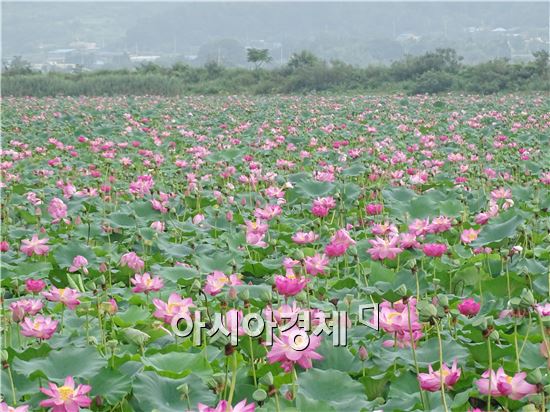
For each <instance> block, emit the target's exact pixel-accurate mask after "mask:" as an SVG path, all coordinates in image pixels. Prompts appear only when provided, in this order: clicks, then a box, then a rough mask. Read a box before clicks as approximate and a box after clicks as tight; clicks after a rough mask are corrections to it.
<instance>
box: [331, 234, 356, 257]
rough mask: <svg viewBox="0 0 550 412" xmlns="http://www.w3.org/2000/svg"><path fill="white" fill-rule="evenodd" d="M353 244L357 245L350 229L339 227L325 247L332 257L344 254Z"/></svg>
mask: <svg viewBox="0 0 550 412" xmlns="http://www.w3.org/2000/svg"><path fill="white" fill-rule="evenodd" d="M351 245H355V241H354V240H353V239H352V238H351V237H350V235H349V233H348V231H347V230H345V229H339V230H337V231H336V233H335V234H334V236H333V237H332V238H331V239H330V243H329V244H328V245H327V246H326V247H325V253H326V254H327V255H329V256H330V257H337V256H342V255H343V254H344V253H346V251H347V250H348V248H349V247H350V246H351Z"/></svg>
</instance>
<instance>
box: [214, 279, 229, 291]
mask: <svg viewBox="0 0 550 412" xmlns="http://www.w3.org/2000/svg"><path fill="white" fill-rule="evenodd" d="M228 282H229V279H228V278H227V277H223V278H222V277H220V278H218V279H216V280H215V281H214V285H215V286H216V289H221V288H223V286H224V285H225V284H226V283H228Z"/></svg>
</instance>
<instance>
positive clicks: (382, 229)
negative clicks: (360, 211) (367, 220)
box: [371, 222, 399, 236]
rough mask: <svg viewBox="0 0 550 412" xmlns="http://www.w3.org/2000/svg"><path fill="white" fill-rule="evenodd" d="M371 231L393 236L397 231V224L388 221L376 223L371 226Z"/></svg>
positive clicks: (375, 233)
mask: <svg viewBox="0 0 550 412" xmlns="http://www.w3.org/2000/svg"><path fill="white" fill-rule="evenodd" d="M371 231H372V233H373V234H374V235H379V236H384V235H390V236H395V235H397V233H398V232H399V231H398V230H397V226H395V225H394V224H393V223H390V222H384V223H376V224H374V225H373V226H372V229H371Z"/></svg>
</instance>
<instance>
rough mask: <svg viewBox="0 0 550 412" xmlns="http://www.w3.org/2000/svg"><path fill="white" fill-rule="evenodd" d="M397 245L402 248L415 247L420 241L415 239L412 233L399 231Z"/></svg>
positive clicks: (418, 245) (417, 246)
mask: <svg viewBox="0 0 550 412" xmlns="http://www.w3.org/2000/svg"><path fill="white" fill-rule="evenodd" d="M398 243H399V247H400V248H403V249H416V248H419V247H420V243H418V241H417V240H416V235H415V234H412V233H401V234H400V235H399V242H398Z"/></svg>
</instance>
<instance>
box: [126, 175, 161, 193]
mask: <svg viewBox="0 0 550 412" xmlns="http://www.w3.org/2000/svg"><path fill="white" fill-rule="evenodd" d="M154 184H155V182H154V180H153V177H152V176H149V175H143V176H138V178H137V180H136V181H135V182H132V183H130V187H129V192H130V193H132V194H134V195H136V196H139V197H143V196H145V195H147V194H149V193H151V189H152V188H153V186H154Z"/></svg>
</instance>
